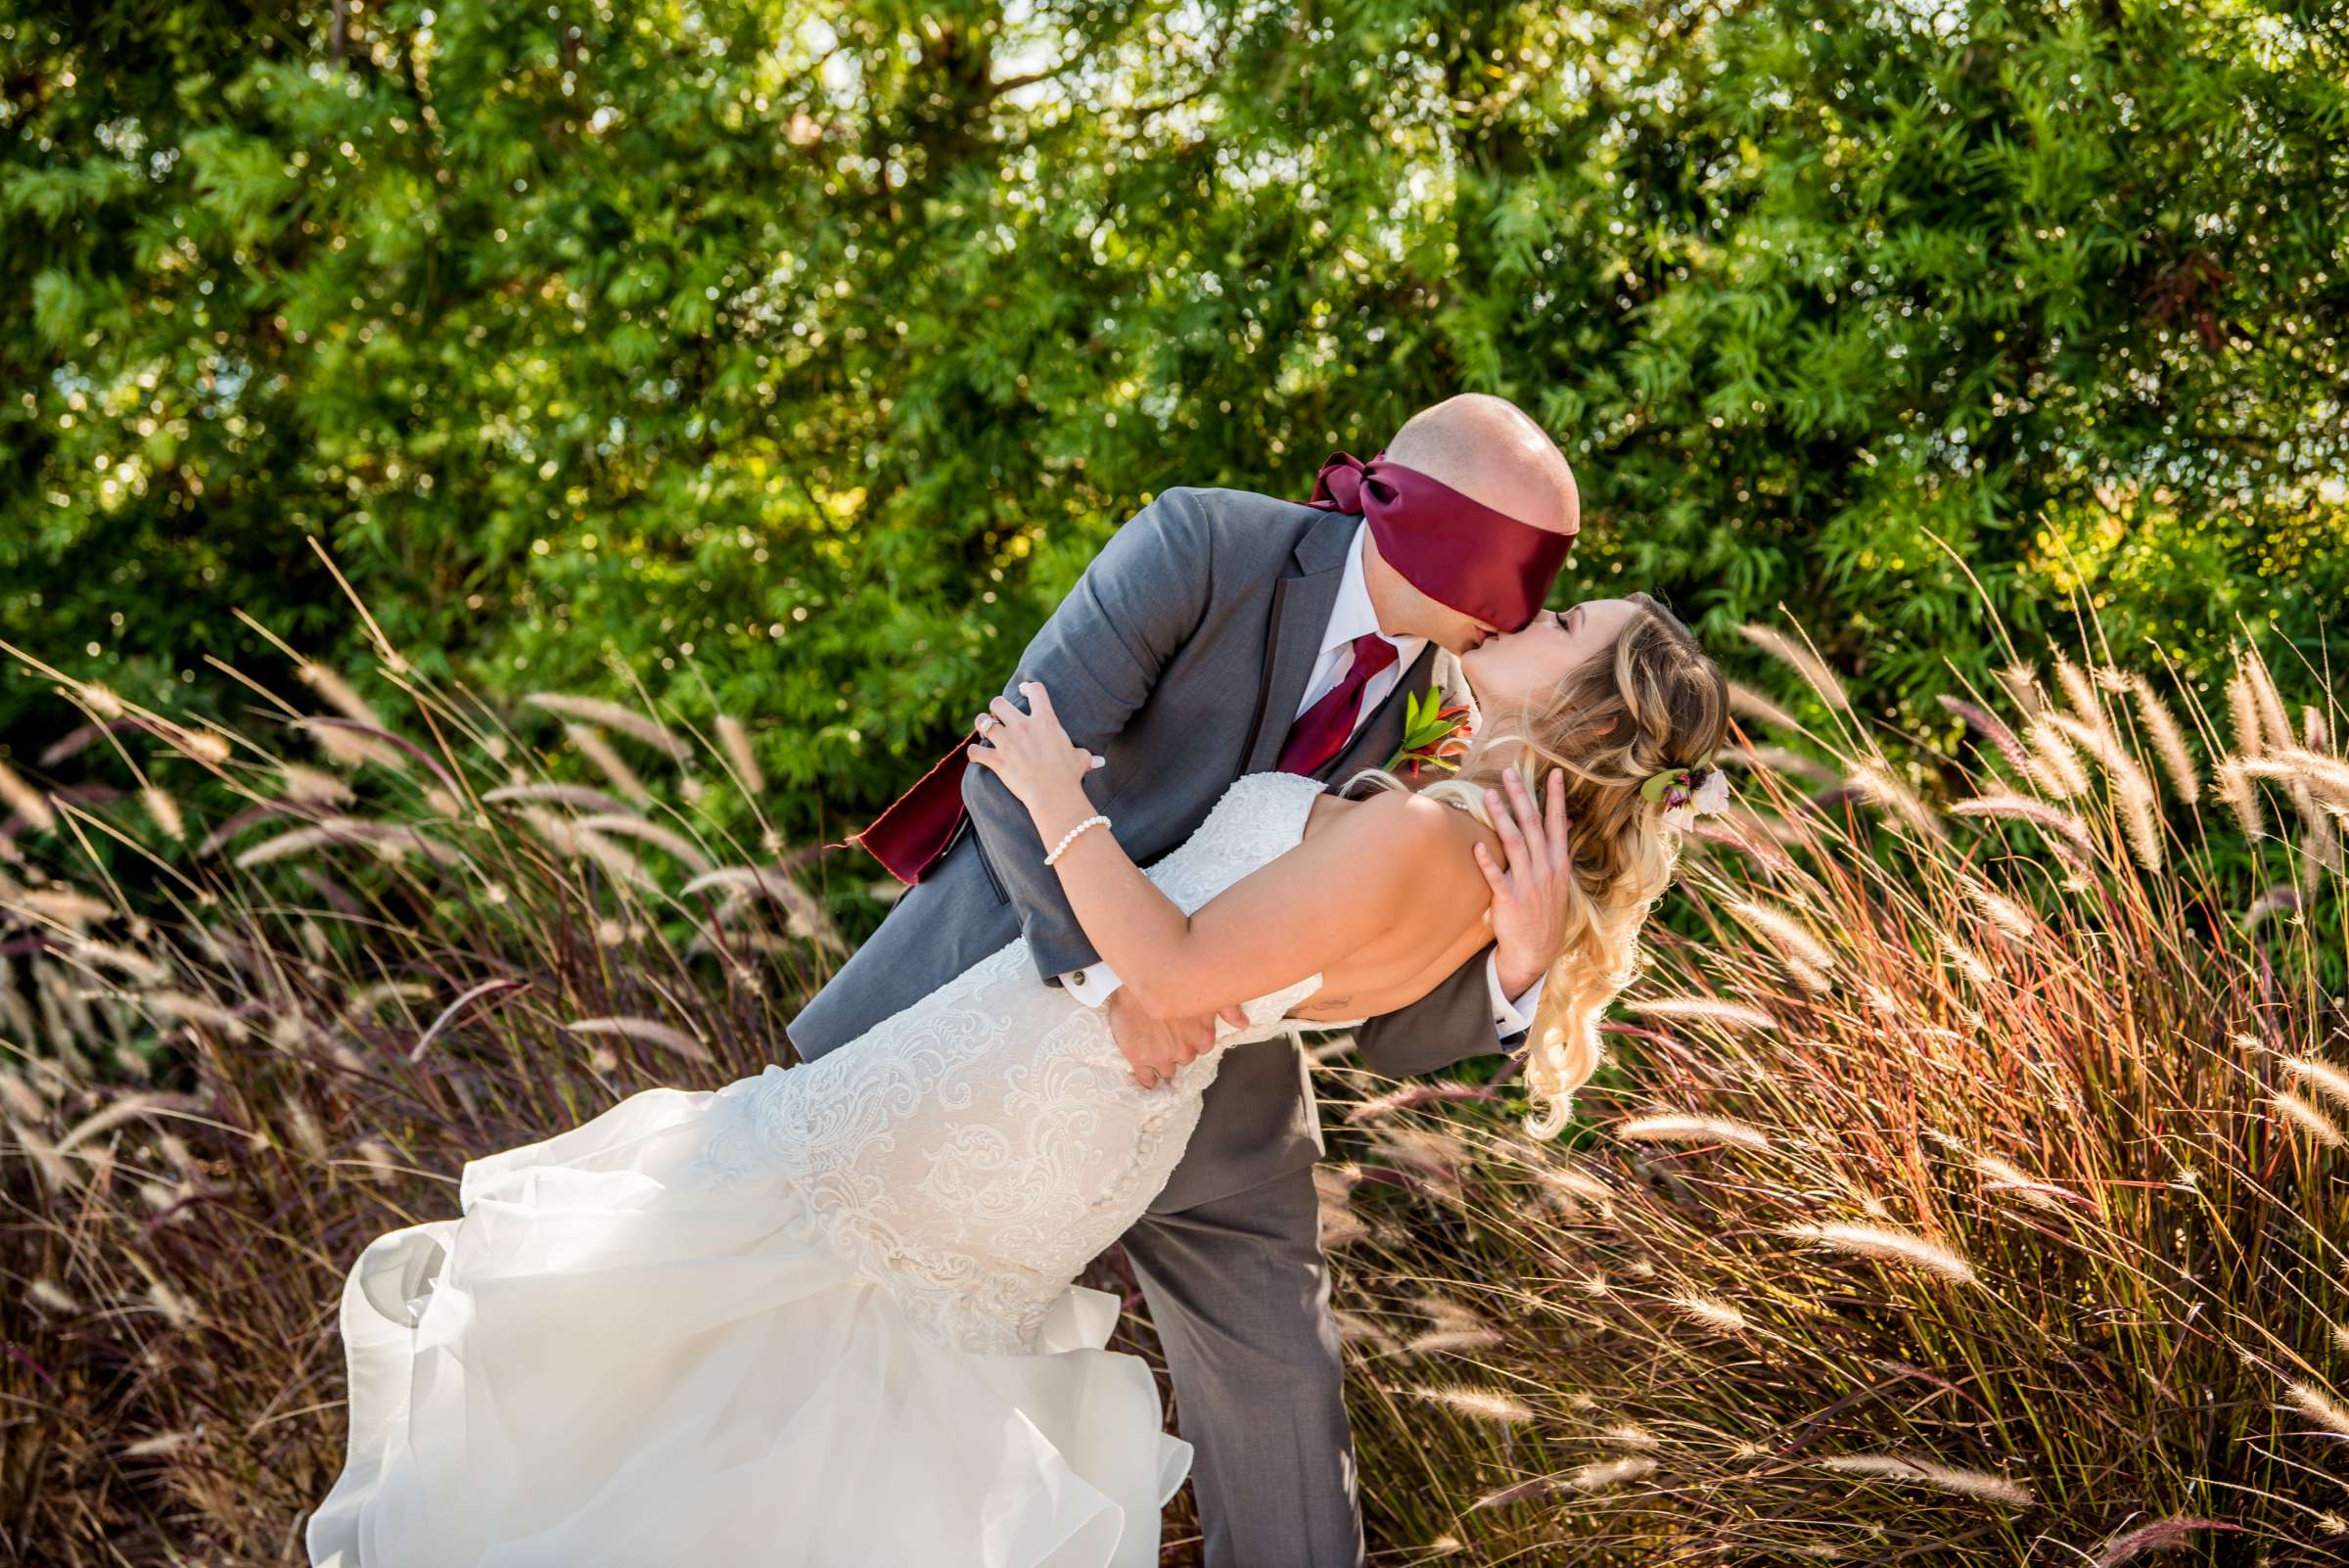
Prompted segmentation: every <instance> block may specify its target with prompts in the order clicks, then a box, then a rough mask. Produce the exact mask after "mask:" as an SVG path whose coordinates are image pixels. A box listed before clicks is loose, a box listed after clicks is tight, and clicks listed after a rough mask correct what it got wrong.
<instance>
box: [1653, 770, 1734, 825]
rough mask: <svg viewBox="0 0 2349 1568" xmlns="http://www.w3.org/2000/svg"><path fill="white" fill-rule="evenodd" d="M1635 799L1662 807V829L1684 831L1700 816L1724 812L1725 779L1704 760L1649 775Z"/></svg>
mask: <svg viewBox="0 0 2349 1568" xmlns="http://www.w3.org/2000/svg"><path fill="white" fill-rule="evenodd" d="M1639 798H1640V799H1641V800H1643V801H1649V802H1660V803H1661V804H1662V805H1663V807H1664V815H1663V822H1664V825H1665V826H1666V827H1669V828H1681V829H1685V828H1687V827H1688V826H1689V824H1690V823H1692V822H1694V821H1695V820H1696V819H1697V818H1698V817H1700V816H1710V815H1712V814H1713V813H1714V812H1716V811H1723V810H1727V808H1728V805H1729V775H1728V774H1727V773H1725V772H1723V771H1722V770H1721V769H1720V767H1718V766H1717V765H1715V764H1714V761H1713V760H1712V759H1711V758H1710V757H1707V758H1705V759H1703V760H1702V761H1697V762H1693V763H1691V764H1690V765H1688V766H1686V767H1672V768H1666V769H1665V770H1664V771H1663V772H1661V773H1651V774H1649V775H1648V777H1647V780H1646V782H1644V783H1642V784H1641V785H1640V786H1639Z"/></svg>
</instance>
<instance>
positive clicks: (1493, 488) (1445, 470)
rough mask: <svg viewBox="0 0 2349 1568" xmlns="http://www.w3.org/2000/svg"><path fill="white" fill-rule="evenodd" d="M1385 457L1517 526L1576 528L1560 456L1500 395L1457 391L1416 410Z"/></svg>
mask: <svg viewBox="0 0 2349 1568" xmlns="http://www.w3.org/2000/svg"><path fill="white" fill-rule="evenodd" d="M1387 458H1388V461H1390V462H1396V463H1401V464H1402V465H1403V466H1404V467H1405V468H1415V469H1417V470H1418V471H1419V472H1420V473H1422V474H1425V475H1426V476H1427V477H1428V478H1430V479H1432V480H1435V481H1437V482H1438V483H1440V484H1449V485H1451V487H1452V488H1453V489H1455V490H1458V491H1459V492H1460V493H1461V494H1462V495H1465V496H1467V497H1468V498H1469V499H1471V500H1474V501H1481V502H1483V503H1484V504H1485V505H1486V506H1489V507H1491V508H1493V510H1494V511H1496V512H1499V513H1502V514H1504V515H1505V516H1508V517H1513V518H1515V519H1517V520H1518V521H1519V522H1520V523H1530V524H1532V525H1533V526H1534V527H1535V528H1540V529H1547V530H1550V531H1551V532H1552V533H1572V532H1574V531H1575V530H1577V529H1579V528H1581V527H1582V523H1583V501H1582V496H1581V494H1580V492H1578V491H1577V490H1576V489H1575V486H1574V470H1573V469H1571V468H1569V467H1568V466H1567V464H1566V454H1565V453H1564V452H1561V451H1559V450H1558V444H1557V442H1555V441H1553V440H1551V439H1550V438H1549V437H1548V436H1547V435H1546V434H1545V433H1544V432H1543V429H1542V427H1541V426H1539V425H1537V424H1535V423H1534V422H1533V420H1532V419H1531V418H1530V417H1529V416H1528V415H1527V414H1526V412H1525V410H1524V409H1522V408H1519V407H1518V406H1517V405H1516V404H1515V403H1512V402H1510V401H1509V400H1508V399H1507V398H1505V397H1495V396H1493V395H1491V394H1490V393H1487V392H1462V393H1460V394H1459V395H1458V396H1456V397H1447V398H1445V399H1444V401H1442V402H1440V403H1437V404H1434V405H1433V406H1431V407H1427V408H1422V409H1421V410H1419V412H1417V413H1416V414H1413V415H1412V416H1411V417H1410V418H1409V419H1407V420H1405V422H1404V426H1403V429H1401V430H1399V431H1397V432H1396V433H1395V438H1394V439H1393V440H1391V441H1389V442H1387Z"/></svg>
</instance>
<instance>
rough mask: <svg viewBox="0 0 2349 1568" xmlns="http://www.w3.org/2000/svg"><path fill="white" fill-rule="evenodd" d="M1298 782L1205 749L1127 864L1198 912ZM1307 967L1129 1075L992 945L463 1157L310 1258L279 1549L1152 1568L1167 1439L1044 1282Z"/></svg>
mask: <svg viewBox="0 0 2349 1568" xmlns="http://www.w3.org/2000/svg"><path fill="white" fill-rule="evenodd" d="M1320 792H1321V786H1320V785H1319V784H1318V783H1316V782H1315V781H1313V780H1312V779H1309V778H1303V777H1299V776H1297V775H1294V774H1288V773H1252V774H1249V775H1247V776H1245V777H1243V778H1241V779H1239V780H1238V781H1237V782H1235V783H1234V784H1232V785H1231V787H1230V788H1229V789H1228V790H1227V791H1226V792H1225V793H1224V795H1223V796H1222V798H1221V800H1220V801H1218V802H1217V804H1216V807H1215V808H1214V809H1213V810H1212V811H1210V812H1209V813H1208V816H1207V819H1206V820H1205V821H1204V822H1202V823H1201V824H1200V826H1199V829H1198V831H1197V832H1196V833H1194V834H1192V835H1191V837H1190V838H1189V839H1188V840H1186V841H1185V842H1184V843H1183V844H1182V845H1181V847H1180V848H1178V849H1176V850H1175V851H1174V853H1171V854H1169V855H1168V856H1167V857H1166V858H1164V859H1163V860H1161V861H1159V862H1158V863H1157V864H1156V865H1155V866H1153V867H1151V868H1150V871H1149V875H1150V878H1151V880H1152V881H1153V882H1154V883H1156V884H1157V885H1158V886H1159V887H1160V888H1161V889H1163V890H1164V891H1165V892H1166V893H1167V895H1168V896H1169V897H1170V898H1172V899H1174V900H1175V901H1176V902H1177V903H1179V904H1180V905H1181V906H1182V907H1183V908H1184V909H1185V910H1186V911H1189V910H1195V909H1197V908H1198V907H1199V906H1200V905H1202V904H1204V903H1206V902H1207V901H1208V899H1212V898H1213V897H1215V895H1216V894H1217V893H1219V892H1221V890H1222V889H1224V888H1226V887H1228V886H1230V885H1231V884H1232V883H1234V882H1236V881H1238V880H1239V879H1240V878H1241V877H1243V876H1245V875H1247V874H1248V873H1249V872H1251V871H1254V870H1255V869H1257V868H1258V867H1259V866H1262V865H1264V864H1265V863H1266V862H1267V861H1269V860H1271V859H1273V858H1274V857H1275V856H1277V855H1279V854H1280V853H1283V852H1284V851H1286V850H1288V849H1290V848H1292V847H1293V846H1295V845H1296V844H1297V843H1298V841H1299V840H1300V839H1301V838H1302V837H1303V835H1304V828H1305V820H1306V815H1307V812H1308V811H1309V810H1310V809H1311V807H1312V805H1313V798H1314V797H1315V796H1316V795H1318V794H1319V793H1320ZM1319 987H1320V976H1318V975H1313V976H1309V977H1307V978H1306V979H1303V980H1300V981H1298V982H1297V983H1296V984H1294V985H1292V986H1289V987H1286V988H1284V989H1283V990H1281V991H1279V992H1274V993H1273V994H1271V995H1268V996H1260V997H1258V998H1256V999H1255V1000H1254V1001H1251V1002H1249V1003H1247V1004H1246V1009H1245V1010H1246V1013H1247V1016H1248V1020H1249V1023H1248V1027H1247V1028H1246V1029H1244V1030H1234V1029H1231V1028H1230V1026H1228V1025H1221V1024H1220V1025H1219V1026H1218V1030H1219V1042H1218V1048H1217V1050H1216V1051H1212V1052H1210V1053H1209V1054H1207V1055H1205V1056H1202V1057H1201V1058H1199V1059H1198V1060H1197V1061H1195V1062H1192V1063H1191V1064H1189V1065H1188V1066H1186V1067H1184V1068H1182V1069H1181V1070H1180V1071H1178V1072H1177V1073H1176V1075H1175V1077H1174V1082H1173V1084H1172V1085H1171V1086H1162V1087H1160V1088H1158V1089H1155V1090H1145V1089H1142V1088H1140V1087H1138V1086H1136V1084H1134V1082H1133V1079H1132V1076H1131V1074H1130V1072H1129V1071H1128V1067H1127V1064H1126V1061H1125V1058H1124V1057H1123V1056H1122V1055H1120V1053H1119V1051H1118V1049H1117V1046H1116V1044H1115V1042H1114V1041H1113V1040H1112V1039H1111V1038H1110V1034H1109V1030H1108V1026H1107V1023H1106V1020H1105V1016H1104V1015H1103V1014H1101V1013H1099V1012H1097V1011H1095V1010H1092V1009H1089V1008H1086V1007H1084V1006H1082V1005H1081V1004H1080V1003H1078V1002H1077V1001H1076V1000H1075V999H1074V998H1073V997H1071V996H1070V995H1069V994H1068V993H1067V992H1065V991H1062V990H1061V989H1059V988H1057V987H1050V986H1046V985H1044V984H1043V983H1042V982H1041V981H1039V980H1038V979H1037V977H1036V970H1035V966H1034V965H1033V964H1032V963H1031V962H1030V960H1029V957H1028V949H1027V944H1026V943H1025V942H1021V941H1015V942H1013V943H1011V944H1010V945H1007V946H1005V947H1003V948H1001V949H1000V950H998V951H997V952H995V953H994V954H993V955H991V956H990V957H988V958H985V959H983V960H981V961H980V962H978V963H976V964H974V965H972V966H971V968H969V969H968V970H966V971H964V972H963V973H962V974H961V975H959V976H957V977H956V978H955V979H953V980H951V981H949V982H947V983H946V984H945V985H944V986H943V987H941V988H940V989H939V990H937V991H936V992H932V993H931V994H929V995H927V996H925V997H923V998H922V999H921V1000H920V1001H918V1002H916V1003H914V1004H913V1005H912V1006H910V1007H908V1008H906V1009H905V1010H903V1011H902V1012H899V1013H898V1014H896V1015H895V1016H894V1017H891V1018H889V1019H886V1020H884V1021H883V1022H882V1023H880V1024H878V1025H876V1026H875V1027H874V1028H872V1029H871V1030H869V1031H867V1032H866V1033H865V1034H864V1035H862V1036H861V1037H859V1038H856V1039H855V1040H853V1041H852V1042H850V1043H849V1044H847V1045H845V1046H843V1047H841V1048H840V1049H838V1050H836V1051H833V1052H832V1053H830V1054H829V1055H826V1056H824V1057H822V1058H821V1059H819V1060H817V1061H814V1062H811V1063H806V1064H804V1065H802V1066H798V1067H794V1068H791V1069H789V1070H788V1071H787V1070H785V1069H782V1068H779V1067H774V1066H769V1067H767V1068H766V1069H765V1070H764V1071H763V1072H761V1073H759V1074H757V1075H754V1076H752V1077H749V1078H743V1079H738V1080H736V1081H735V1082H733V1083H731V1084H726V1085H725V1086H724V1087H722V1088H718V1089H714V1090H694V1091H688V1090H682V1089H674V1088H654V1089H645V1090H643V1091H641V1092H639V1093H636V1094H632V1095H630V1096H629V1097H627V1098H626V1099H624V1100H622V1101H621V1102H620V1103H618V1104H617V1105H614V1106H613V1107H612V1108H611V1109H609V1110H607V1111H605V1112H604V1113H603V1114H601V1115H600V1116H597V1117H596V1118H595V1119H594V1120H592V1121H590V1122H588V1123H586V1124H585V1125H584V1126H581V1127H578V1128H576V1129H574V1130H571V1131H568V1132H563V1133H559V1134H557V1135H556V1136H554V1137H550V1138H547V1139H544V1140H543V1141H540V1142H537V1143H530V1144H526V1145H523V1146H522V1147H519V1148H512V1149H506V1150H503V1151H500V1152H498V1153H495V1154H491V1155H487V1156H485V1157H484V1158H482V1159H478V1160H474V1161H471V1162H469V1163H468V1164H467V1165H466V1166H465V1168H464V1173H463V1176H462V1179H461V1182H460V1186H459V1191H458V1203H459V1206H460V1208H461V1209H462V1211H463V1214H462V1217H461V1218H458V1219H454V1220H441V1221H435V1222H430V1223H426V1224H420V1225H414V1226H410V1227H408V1228H406V1229H402V1230H396V1231H393V1232H391V1233H390V1234H388V1235H385V1236H382V1237H380V1238H379V1239H377V1240H376V1241H375V1242H374V1243H372V1244H371V1245H370V1246H368V1247H367V1249H366V1250H365V1251H364V1252H363V1253H362V1254H361V1255H360V1257H359V1260H358V1262H357V1264H356V1265H355V1266H354V1268H352V1270H351V1273H350V1276H349V1278H348V1280H347V1282H346V1283H345V1288H344V1292H343V1302H342V1331H343V1338H344V1348H345V1357H346V1360H347V1362H348V1369H349V1391H350V1404H349V1422H350V1425H349V1449H348V1453H347V1456H346V1458H345V1467H344V1470H343V1473H342V1475H341V1476H340V1478H339V1479H338V1480H337V1481H336V1483H335V1485H334V1488H333V1490H332V1491H331V1492H330V1493H329V1494H328V1496H327V1498H326V1499H325V1500H324V1501H323V1502H322V1503H321V1504H320V1505H319V1507H318V1510H317V1512H316V1513H315V1514H314V1515H313V1516H312V1517H311V1519H310V1522H309V1526H308V1531H307V1538H306V1544H307V1546H308V1551H309V1558H310V1561H311V1563H312V1564H313V1565H314V1568H471V1565H478V1568H751V1565H758V1568H868V1565H869V1568H1155V1565H1156V1564H1157V1562H1158V1547H1159V1530H1158V1517H1159V1509H1160V1507H1161V1506H1162V1505H1163V1504H1164V1503H1165V1501H1166V1500H1167V1499H1168V1498H1169V1497H1171V1496H1172V1495H1173V1494H1174V1490H1175V1488H1177V1487H1178V1486H1180V1485H1181V1483H1182V1481H1183V1479H1184V1477H1185V1476H1186V1475H1187V1474H1188V1473H1189V1469H1190V1454H1191V1450H1190V1446H1189V1445H1188V1444H1187V1443H1184V1442H1182V1441H1181V1440H1179V1439H1176V1438H1173V1437H1169V1436H1167V1435H1166V1434H1165V1433H1164V1432H1163V1430H1162V1425H1163V1412H1162V1410H1161V1408H1160V1405H1159V1399H1158V1389H1157V1385H1156V1383H1155V1382H1154V1381H1153V1379H1152V1377H1151V1374H1150V1371H1149V1369H1148V1367H1147V1366H1146V1365H1144V1363H1143V1362H1142V1361H1141V1360H1138V1359H1137V1358H1134V1357H1132V1356H1128V1355H1125V1354H1122V1353H1119V1352H1113V1351H1109V1350H1106V1349H1104V1348H1103V1347H1104V1345H1105V1344H1106V1342H1107V1340H1108V1338H1109V1334H1110V1330H1111V1328H1112V1326H1113V1325H1114V1322H1115V1320H1116V1316H1117V1303H1116V1301H1115V1299H1114V1298H1112V1297H1110V1296H1108V1295H1106V1294H1104V1293H1103V1292H1100V1291H1096V1290H1090V1289H1087V1288H1084V1287H1082V1286H1078V1285H1076V1284H1074V1283H1073V1281H1074V1280H1075V1278H1076V1277H1077V1275H1078V1273H1079V1272H1080V1271H1081V1270H1082V1268H1084V1266H1085V1265H1086V1264H1087V1263H1088V1262H1089V1261H1090V1260H1091V1259H1092V1258H1093V1257H1094V1256H1096V1255H1097V1254H1098V1253H1100V1252H1101V1251H1102V1250H1103V1249H1105V1248H1107V1247H1108V1246H1110V1245H1111V1244H1112V1243H1114V1242H1115V1241H1116V1240H1117V1239H1118V1237H1119V1236H1120V1235H1121V1234H1123V1233H1124V1232H1125V1231H1126V1229H1127V1228H1128V1226H1129V1225H1131V1224H1132V1223H1133V1222H1134V1221H1135V1220H1136V1219H1137V1218H1138V1217H1139V1216H1140V1215H1141V1214H1142V1212H1143V1210H1144V1208H1145V1207H1146V1206H1147V1205H1148V1203H1149V1202H1150V1200H1151V1199H1152V1198H1153V1197H1154V1196H1156V1195H1157V1193H1158V1192H1159V1190H1160V1189H1161V1188H1162V1187H1163V1186H1164V1185H1165V1184H1166V1181H1167V1178H1168V1176H1170V1175H1171V1174H1172V1172H1173V1171H1174V1165H1175V1162H1176V1161H1177V1160H1178V1159H1179V1158H1180V1157H1181V1154H1182V1150H1183V1145H1184V1143H1185V1142H1186V1141H1187V1140H1188V1138H1189V1137H1190V1134H1191V1130H1192V1128H1193V1127H1194V1126H1195V1125H1196V1124H1197V1122H1198V1119H1199V1099H1200V1095H1201V1093H1202V1092H1204V1091H1205V1089H1206V1087H1207V1085H1208V1084H1209V1083H1210V1082H1211V1081H1213V1079H1214V1078H1215V1075H1216V1070H1217V1067H1218V1064H1219V1061H1220V1053H1221V1048H1222V1047H1223V1046H1226V1045H1228V1044H1231V1043H1233V1042H1236V1041H1239V1040H1245V1039H1261V1038H1267V1037H1268V1036H1271V1035H1274V1034H1278V1033H1281V1032H1282V1031H1283V1030H1293V1029H1296V1028H1298V1027H1299V1026H1298V1025H1296V1024H1294V1023H1291V1022H1288V1021H1286V1020H1285V1019H1284V1015H1285V1013H1286V1011H1287V1009H1288V1008H1289V1007H1290V1006H1292V1005H1294V1004H1295V1003H1297V1002H1299V1001H1302V1000H1303V999H1305V998H1306V997H1308V996H1310V995H1312V994H1313V992H1315V991H1316V990H1318V989H1319ZM1313 1027H1314V1028H1328V1027H1335V1026H1330V1025H1326V1024H1318V1023H1316V1024H1315V1025H1313Z"/></svg>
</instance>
